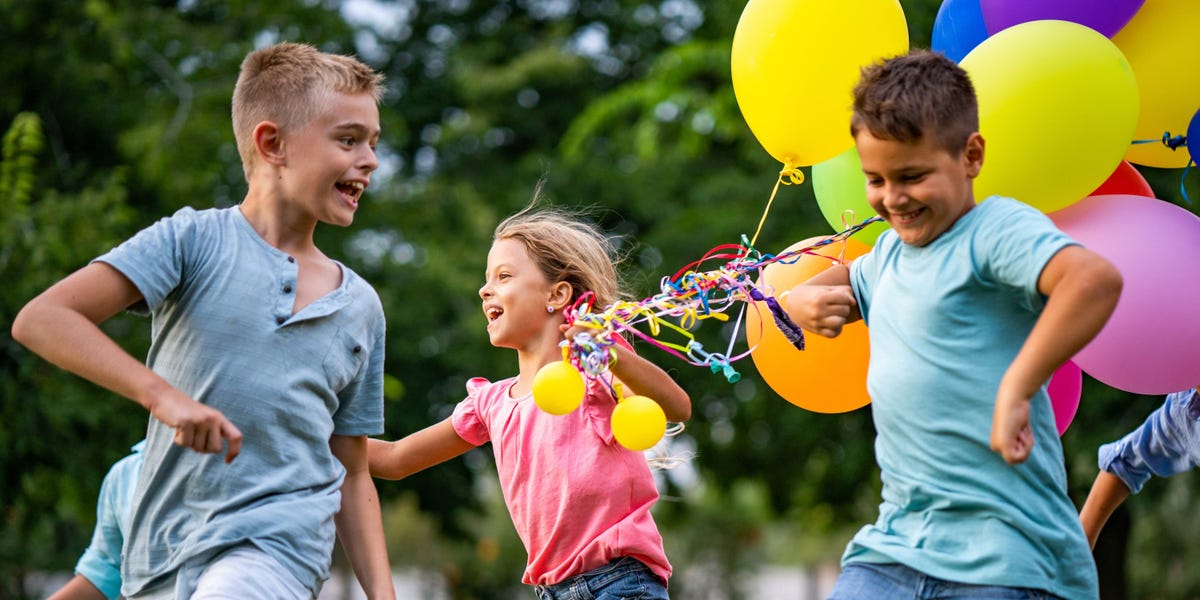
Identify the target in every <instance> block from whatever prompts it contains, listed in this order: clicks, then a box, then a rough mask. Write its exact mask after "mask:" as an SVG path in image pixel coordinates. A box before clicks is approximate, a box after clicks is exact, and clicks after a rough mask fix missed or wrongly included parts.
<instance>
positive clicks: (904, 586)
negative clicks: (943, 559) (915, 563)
mask: <svg viewBox="0 0 1200 600" xmlns="http://www.w3.org/2000/svg"><path fill="white" fill-rule="evenodd" d="M861 598H889V599H890V598H905V599H907V598H911V599H913V600H932V599H934V598H937V599H939V600H966V599H967V598H971V599H977V598H978V599H985V600H1052V599H1056V598H1058V596H1055V595H1054V594H1051V593H1049V592H1046V591H1043V590H1035V589H1030V588H1016V587H1004V586H998V585H973V584H969V583H957V582H954V581H946V580H945V579H938V578H936V577H930V576H928V575H926V574H924V573H922V572H920V571H917V570H915V569H910V568H908V567H906V566H904V565H900V564H894V563H889V564H875V563H850V564H848V565H846V566H845V568H843V569H842V574H841V575H840V576H839V577H838V579H837V583H836V584H835V585H834V586H833V591H832V592H830V594H829V598H828V600H859V599H861Z"/></svg>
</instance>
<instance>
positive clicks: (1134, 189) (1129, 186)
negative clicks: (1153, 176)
mask: <svg viewBox="0 0 1200 600" xmlns="http://www.w3.org/2000/svg"><path fill="white" fill-rule="evenodd" d="M1109 194H1126V195H1129V196H1145V197H1147V198H1154V197H1155V196H1154V190H1153V189H1152V188H1151V187H1150V184H1149V183H1148V182H1147V181H1146V178H1145V177H1142V173H1141V171H1138V170H1137V167H1134V166H1133V165H1132V164H1130V163H1129V161H1127V160H1123V161H1121V164H1119V165H1117V170H1116V171H1113V172H1112V175H1109V176H1108V179H1105V180H1104V183H1102V184H1100V187H1098V188H1096V191H1094V192H1092V193H1090V194H1088V195H1089V196H1106V195H1109Z"/></svg>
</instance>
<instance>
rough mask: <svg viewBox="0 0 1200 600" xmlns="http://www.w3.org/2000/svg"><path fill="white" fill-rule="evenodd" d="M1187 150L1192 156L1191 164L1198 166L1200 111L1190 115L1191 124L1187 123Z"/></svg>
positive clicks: (1199, 157)
mask: <svg viewBox="0 0 1200 600" xmlns="http://www.w3.org/2000/svg"><path fill="white" fill-rule="evenodd" d="M1187 149H1188V152H1189V153H1190V154H1191V155H1192V162H1194V163H1196V164H1197V165H1200V110H1197V111H1196V114H1194V115H1192V122H1191V123H1188V128H1187Z"/></svg>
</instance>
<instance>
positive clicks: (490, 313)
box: [487, 308, 504, 321]
mask: <svg viewBox="0 0 1200 600" xmlns="http://www.w3.org/2000/svg"><path fill="white" fill-rule="evenodd" d="M503 313H504V311H502V310H500V309H498V308H489V309H487V318H488V320H490V321H495V320H496V319H498V318H500V315H501V314H503Z"/></svg>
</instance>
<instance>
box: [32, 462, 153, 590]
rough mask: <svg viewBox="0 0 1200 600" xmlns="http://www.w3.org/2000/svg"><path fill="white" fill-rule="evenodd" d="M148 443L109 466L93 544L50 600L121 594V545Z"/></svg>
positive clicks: (99, 502)
mask: <svg viewBox="0 0 1200 600" xmlns="http://www.w3.org/2000/svg"><path fill="white" fill-rule="evenodd" d="M145 445H146V442H145V441H141V442H138V443H137V444H136V445H134V446H133V448H132V450H133V451H132V453H130V454H129V455H128V456H126V457H124V458H122V459H121V460H118V461H117V462H115V463H113V465H112V467H110V468H109V469H108V474H107V475H105V476H104V481H103V482H101V483H100V498H99V499H97V500H96V530H95V531H94V532H93V533H92V543H91V544H90V545H89V546H88V547H87V550H84V552H83V556H80V557H79V562H78V563H76V564H75V576H74V577H72V578H71V579H70V580H69V581H67V583H66V584H64V585H63V586H62V587H61V588H59V590H58V591H57V592H54V594H52V595H51V596H50V598H48V599H47V600H105V599H106V598H107V599H108V600H116V599H117V598H119V597H120V596H121V546H123V545H124V543H125V532H126V531H128V530H129V509H130V506H131V505H132V503H133V490H134V488H135V487H136V486H137V480H138V473H139V472H141V470H142V448H143V447H145Z"/></svg>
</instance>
